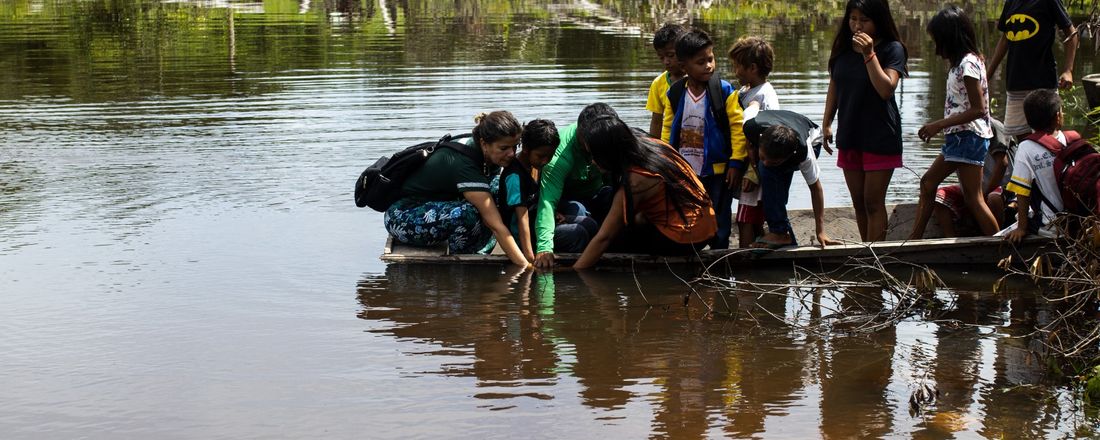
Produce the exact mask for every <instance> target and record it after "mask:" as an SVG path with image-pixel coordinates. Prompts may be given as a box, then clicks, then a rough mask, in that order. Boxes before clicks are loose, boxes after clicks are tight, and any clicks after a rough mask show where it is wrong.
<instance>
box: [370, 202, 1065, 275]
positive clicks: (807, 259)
mask: <svg viewBox="0 0 1100 440" xmlns="http://www.w3.org/2000/svg"><path fill="white" fill-rule="evenodd" d="M890 210H891V214H890V221H889V226H888V232H887V237H886V238H887V241H882V242H877V243H862V242H860V241H859V229H858V227H857V226H856V221H855V214H854V212H853V211H852V208H850V207H836V208H827V209H826V210H825V219H824V220H825V224H826V225H827V226H826V228H827V229H826V233H828V234H829V236H830V237H831V238H833V239H836V240H839V241H842V242H843V243H845V244H842V245H835V246H827V247H825V248H822V247H820V246H816V245H815V244H816V243H815V242H816V240H815V239H814V236H815V233H814V219H813V211H812V210H809V209H803V210H793V211H791V212H790V217H791V224H792V226H793V227H794V229H795V232H796V233H797V234H798V242H799V243H801V244H803V246H797V247H786V248H781V249H776V250H771V251H760V250H750V249H737V248H736V245H737V238H736V237H734V238H733V239H732V240H731V241H732V242H733V243H732V244H733V246H734V248H732V249H728V250H709V249H708V250H704V251H701V252H700V253H699V254H698V255H692V256H680V257H662V256H654V255H644V254H624V253H606V254H604V255H603V257H602V258H601V259H600V262H599V265H600V266H631V265H652V264H658V265H665V264H672V265H680V264H700V263H703V264H709V263H713V262H723V263H724V262H730V263H744V262H754V263H759V264H767V265H773V264H791V263H796V264H800V265H804V266H808V265H814V264H820V265H840V264H845V263H848V262H851V261H853V259H859V258H869V257H878V258H884V259H893V260H899V261H903V262H907V263H913V264H921V265H931V266H943V265H967V266H974V265H984V266H993V265H996V264H997V262H998V261H1000V260H1001V259H1003V258H1005V257H1007V256H1010V255H1011V256H1014V257H1015V258H1016V260H1017V261H1020V259H1026V258H1030V257H1032V256H1034V255H1035V254H1036V253H1038V252H1040V251H1042V249H1043V248H1044V247H1046V246H1047V245H1049V244H1050V242H1051V241H1050V240H1049V239H1046V238H1041V237H1035V236H1030V237H1028V238H1027V239H1025V240H1024V241H1023V243H1020V244H1019V245H1012V244H1011V243H1008V242H1006V241H1004V240H1003V239H1002V238H1000V237H962V238H942V233H941V232H940V230H939V228H938V227H937V226H936V221H935V220H934V219H933V220H932V221H931V222H929V225H928V228H927V232H926V233H925V237H927V238H925V239H923V240H905V238H906V237H908V235H909V232H910V231H911V230H912V225H913V220H914V217H915V214H916V205H915V204H900V205H895V206H891V207H890ZM735 229H736V228H735ZM736 232H737V231H736V230H735V231H734V233H735V234H736ZM579 256H580V254H556V255H555V257H556V262H557V263H558V264H561V265H566V266H568V265H570V264H572V263H573V262H574V261H576V259H577V258H578V257H579ZM381 259H382V261H384V262H386V263H391V264H505V263H507V262H508V259H507V257H505V256H504V255H503V254H502V253H501V252H500V249H499V248H497V249H494V251H493V253H491V254H489V255H478V254H463V255H449V254H448V253H447V248H446V246H445V245H441V246H438V247H414V246H408V245H404V244H401V243H397V242H395V241H394V240H393V238H392V237H390V238H389V239H387V241H386V247H385V250H384V251H383V253H382V257H381Z"/></svg>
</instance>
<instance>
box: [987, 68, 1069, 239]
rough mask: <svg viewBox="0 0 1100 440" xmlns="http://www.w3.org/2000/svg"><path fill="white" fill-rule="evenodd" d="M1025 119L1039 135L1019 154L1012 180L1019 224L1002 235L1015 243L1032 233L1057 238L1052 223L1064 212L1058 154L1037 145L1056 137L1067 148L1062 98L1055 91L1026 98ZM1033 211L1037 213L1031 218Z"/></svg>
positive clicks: (1027, 141)
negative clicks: (1056, 172)
mask: <svg viewBox="0 0 1100 440" xmlns="http://www.w3.org/2000/svg"><path fill="white" fill-rule="evenodd" d="M1024 117H1025V118H1027V125H1028V126H1030V127H1031V129H1032V130H1035V132H1034V133H1032V134H1031V135H1029V136H1028V137H1027V139H1025V140H1024V141H1023V142H1021V143H1020V147H1019V149H1017V150H1016V159H1015V161H1014V165H1013V167H1012V178H1011V179H1010V180H1009V181H1008V187H1007V188H1006V189H1007V190H1008V191H1012V192H1014V193H1016V224H1015V225H1014V226H1009V228H1008V229H1006V230H1005V231H1002V232H1003V233H1004V236H1005V239H1006V240H1009V241H1011V242H1014V243H1018V242H1019V241H1020V240H1021V239H1023V238H1024V237H1025V236H1027V234H1029V233H1031V234H1035V233H1038V234H1040V235H1053V233H1052V231H1050V228H1049V226H1050V223H1051V222H1052V221H1053V220H1054V216H1055V215H1057V214H1058V212H1060V211H1062V209H1063V205H1062V192H1061V189H1060V188H1059V187H1058V180H1057V179H1056V178H1055V177H1054V157H1055V153H1054V152H1053V151H1051V150H1050V149H1048V148H1047V147H1045V146H1043V145H1042V144H1041V143H1040V142H1037V140H1040V139H1041V138H1043V137H1046V136H1052V137H1054V138H1055V139H1057V140H1058V143H1060V144H1061V145H1062V146H1065V145H1066V136H1065V134H1063V133H1062V130H1061V129H1062V120H1063V116H1062V98H1060V97H1058V92H1056V91H1054V90H1048V89H1039V90H1035V91H1033V92H1031V93H1029V94H1028V95H1027V97H1026V98H1024ZM1036 202H1037V203H1036ZM1029 208H1030V209H1031V210H1034V212H1032V213H1030V215H1029ZM998 235H1001V234H998Z"/></svg>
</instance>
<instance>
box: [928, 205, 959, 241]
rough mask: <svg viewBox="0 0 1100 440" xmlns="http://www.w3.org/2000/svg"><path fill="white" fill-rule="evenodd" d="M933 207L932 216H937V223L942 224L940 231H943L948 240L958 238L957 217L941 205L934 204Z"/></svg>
mask: <svg viewBox="0 0 1100 440" xmlns="http://www.w3.org/2000/svg"><path fill="white" fill-rule="evenodd" d="M932 205H933V206H932V214H933V215H934V216H936V223H939V224H940V231H943V236H944V237H947V238H952V237H957V236H958V234H957V233H956V232H955V216H954V215H952V214H951V210H950V209H948V208H947V207H946V206H943V205H941V204H939V203H935V202H933V203H932Z"/></svg>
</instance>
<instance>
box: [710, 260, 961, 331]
mask: <svg viewBox="0 0 1100 440" xmlns="http://www.w3.org/2000/svg"><path fill="white" fill-rule="evenodd" d="M736 252H739V251H734V252H733V253H736ZM733 253H731V254H730V255H733ZM723 264H724V261H723V259H719V260H718V261H715V262H714V263H712V264H710V265H709V266H707V267H706V268H705V269H704V271H703V274H702V275H700V277H699V278H698V279H696V280H695V281H694V282H693V283H691V284H698V285H701V286H704V287H708V288H710V289H713V290H715V291H716V292H717V295H718V296H719V297H720V298H721V299H722V300H723V302H725V303H726V304H728V303H729V301H726V299H727V298H726V296H728V295H753V296H756V297H757V298H763V297H766V296H778V297H782V298H784V299H785V300H789V301H794V302H796V303H797V304H799V305H800V306H801V308H802V310H805V311H807V312H808V313H806V314H795V315H794V316H785V314H784V316H779V315H777V314H776V313H773V312H772V311H769V310H767V309H766V308H764V307H759V308H756V309H755V310H758V311H761V312H763V313H765V314H768V315H770V316H772V318H773V319H775V320H777V321H779V322H782V323H785V324H787V325H788V326H791V327H793V328H797V329H800V330H802V331H806V332H811V333H819V334H824V333H828V332H838V331H839V332H846V333H872V332H876V331H879V330H882V329H885V328H889V327H892V326H894V325H896V324H897V323H898V322H901V321H902V320H905V319H907V318H910V317H913V316H917V315H920V314H922V313H924V312H926V311H927V310H928V306H929V305H931V304H933V303H934V302H935V297H934V295H932V294H933V293H934V292H935V291H936V290H937V289H939V288H941V287H944V283H943V280H941V279H940V278H939V276H937V275H936V273H935V272H934V271H933V270H931V269H929V268H928V267H925V266H920V265H915V264H912V263H907V262H904V261H901V260H898V259H896V258H892V257H882V256H878V255H875V254H872V256H871V257H862V258H852V259H851V260H849V261H848V262H847V263H846V264H844V265H842V266H840V267H839V268H837V269H835V270H833V271H830V272H823V273H815V272H813V271H811V270H808V269H805V268H802V267H799V266H794V268H793V269H794V272H793V277H792V278H791V280H790V281H789V282H786V283H761V282H754V281H752V280H747V279H736V278H728V277H723V276H720V275H718V274H716V272H717V268H719V267H721V266H722V265H723ZM888 267H889V268H891V269H893V271H891V270H887V268H888ZM899 269H901V270H899ZM905 269H908V270H909V272H910V273H911V276H910V278H909V279H908V280H903V279H901V278H898V277H897V276H895V275H894V274H895V273H898V272H903V271H904V270H905ZM755 310H750V311H749V313H750V314H751V313H752V312H753V311H755ZM712 312H713V310H712Z"/></svg>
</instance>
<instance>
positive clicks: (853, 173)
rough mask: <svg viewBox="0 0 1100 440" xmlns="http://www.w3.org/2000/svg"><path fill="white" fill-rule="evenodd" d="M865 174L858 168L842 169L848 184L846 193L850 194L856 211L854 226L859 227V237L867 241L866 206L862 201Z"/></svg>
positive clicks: (845, 181)
mask: <svg viewBox="0 0 1100 440" xmlns="http://www.w3.org/2000/svg"><path fill="white" fill-rule="evenodd" d="M865 174H866V173H864V172H863V171H860V170H844V183H846V184H848V193H850V194H851V196H852V208H853V209H855V211H856V226H858V227H859V239H860V240H863V241H867V207H866V205H865V204H864V203H863V180H864V178H865Z"/></svg>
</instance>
